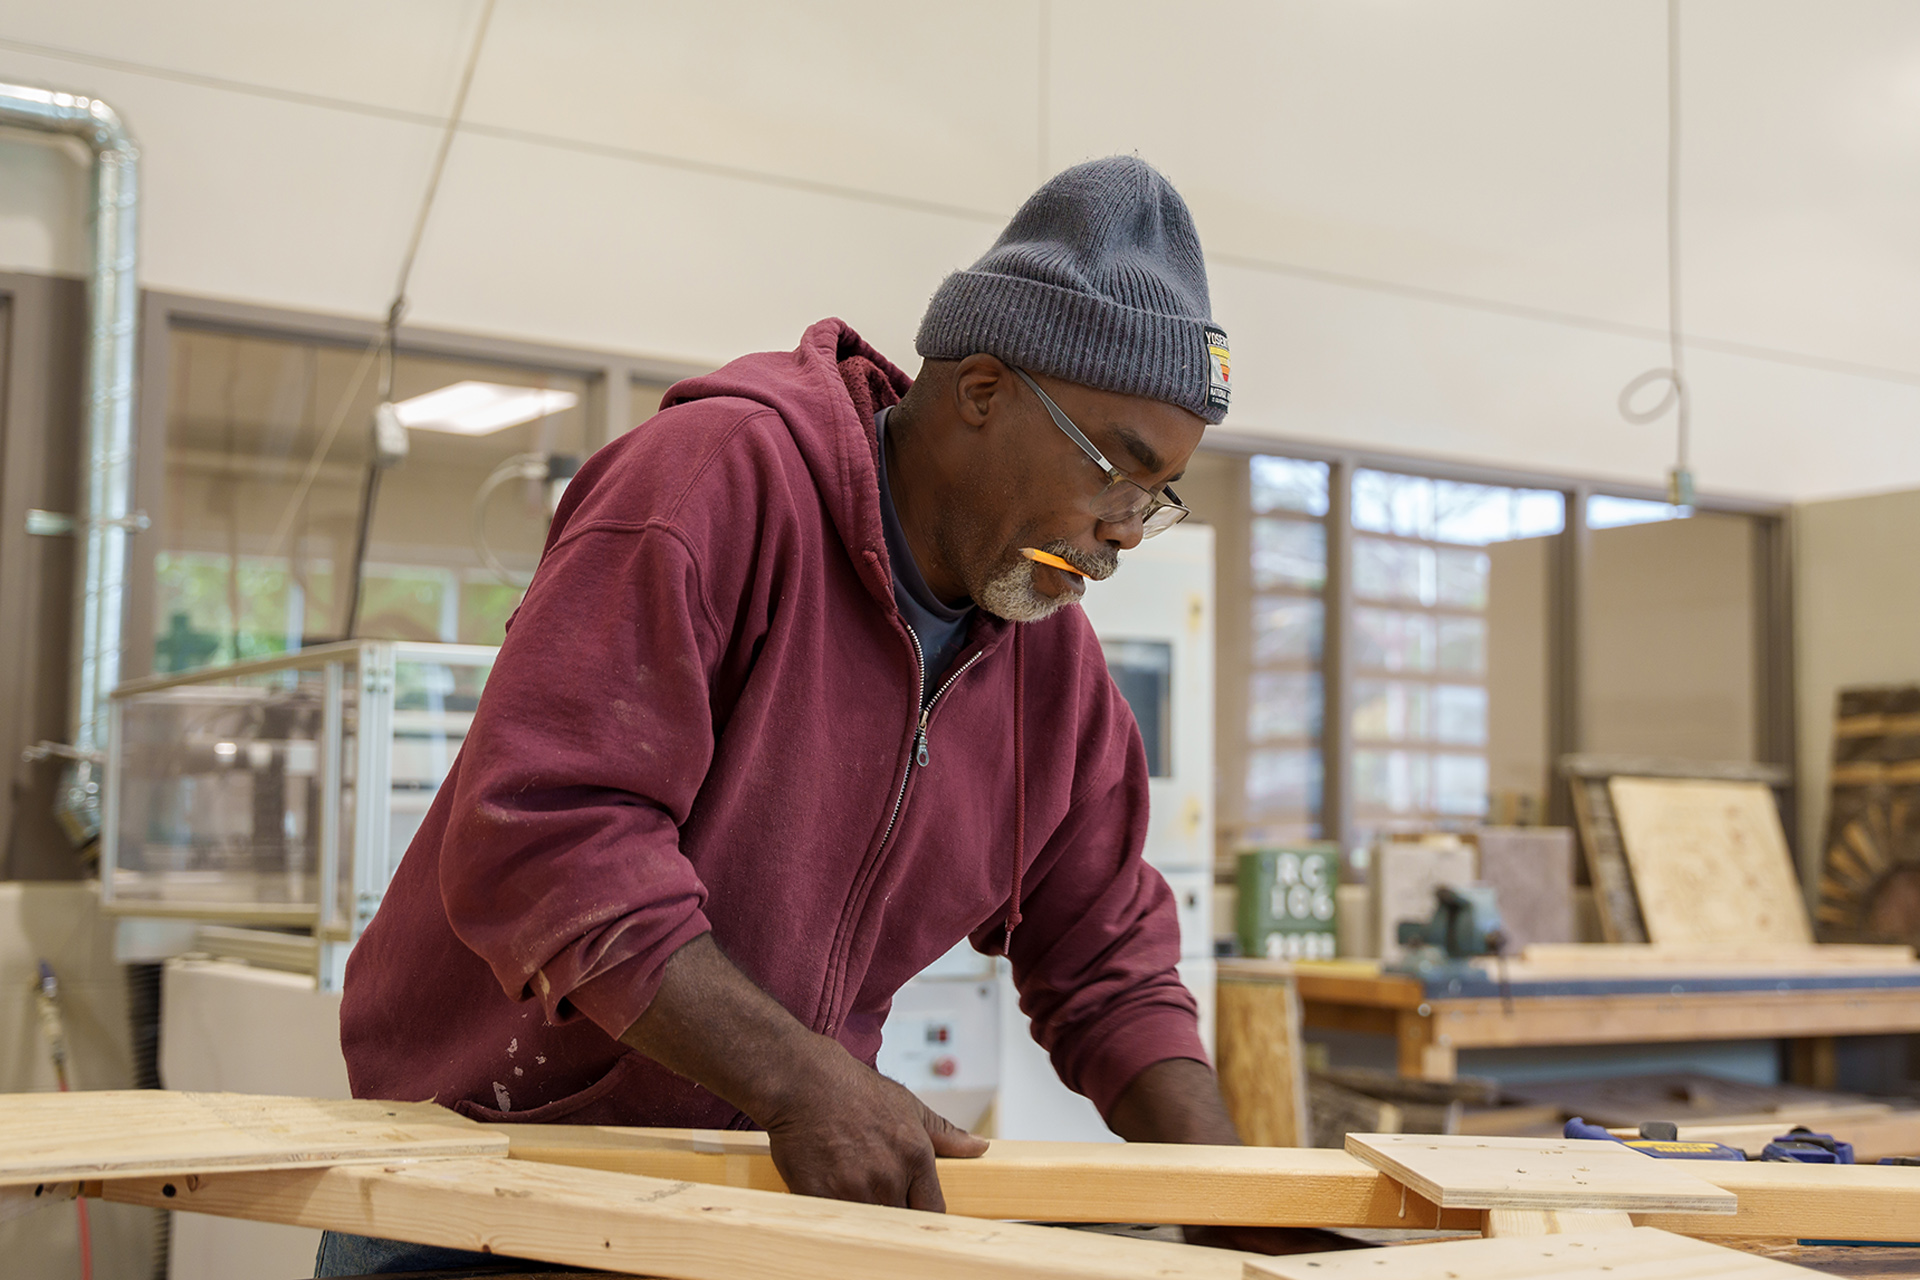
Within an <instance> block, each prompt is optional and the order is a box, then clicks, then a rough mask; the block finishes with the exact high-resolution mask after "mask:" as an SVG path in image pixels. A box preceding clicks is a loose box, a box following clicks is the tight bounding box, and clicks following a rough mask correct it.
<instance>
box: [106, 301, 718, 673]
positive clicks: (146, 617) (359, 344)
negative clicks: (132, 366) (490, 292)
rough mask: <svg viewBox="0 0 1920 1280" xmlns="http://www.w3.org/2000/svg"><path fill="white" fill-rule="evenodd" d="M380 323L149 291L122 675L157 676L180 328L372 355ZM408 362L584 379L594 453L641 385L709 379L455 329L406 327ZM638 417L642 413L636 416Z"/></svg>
mask: <svg viewBox="0 0 1920 1280" xmlns="http://www.w3.org/2000/svg"><path fill="white" fill-rule="evenodd" d="M381 328H382V326H381V322H380V321H378V320H368V319H359V318H356V317H351V316H339V315H329V314H327V313H324V312H315V311H297V310H292V309H288V308H282V307H268V306H258V305H255V304H252V303H243V302H229V301H225V300H223V299H218V298H205V297H200V296H198V295H193V294H181V293H169V292H166V291H163V290H157V289H143V290H142V291H141V295H140V378H139V383H138V388H137V391H136V397H137V399H136V404H135V410H134V412H135V417H134V433H135V440H134V498H133V505H134V508H135V509H136V510H140V511H144V512H145V513H146V514H147V516H148V519H149V523H148V525H147V527H146V528H145V529H144V530H142V531H140V532H138V533H136V534H134V535H133V536H132V537H131V538H130V539H129V540H128V541H129V546H128V549H127V556H128V561H127V564H128V569H127V605H126V614H125V616H124V617H123V619H122V632H121V634H122V640H123V645H124V652H123V656H122V659H121V675H122V678H123V679H127V680H131V679H134V678H136V677H138V676H144V675H150V674H152V671H153V660H154V641H155V639H156V638H157V633H156V628H157V625H158V624H157V620H156V619H155V617H154V606H155V600H156V597H157V594H158V581H157V573H156V568H155V566H156V564H157V562H158V557H159V555H160V553H161V552H162V551H163V550H164V549H165V548H163V547H162V546H161V539H162V536H163V532H164V529H165V527H166V522H165V520H164V519H163V517H164V515H165V512H164V509H163V508H164V506H165V503H166V492H167V411H168V406H169V404H170V403H171V395H170V392H171V385H172V384H171V375H172V363H173V345H174V344H173V334H174V331H175V330H176V329H192V330H198V331H200V332H208V333H226V334H237V335H241V336H246V337H259V338H269V339H275V340H279V341H290V342H308V343H317V344H323V345H327V346H336V347H345V348H351V349H353V350H356V351H359V350H364V349H366V347H367V346H368V345H369V344H371V343H372V342H373V341H374V340H375V339H376V338H378V337H379V335H380V332H381ZM394 349H395V350H396V351H397V352H398V353H399V354H401V355H412V356H428V357H442V358H451V359H456V360H474V361H484V362H488V363H493V364H501V365H510V366H514V367H517V368H521V369H527V370H535V371H551V372H558V373H566V374H571V375H575V376H579V377H584V378H585V379H586V381H587V391H588V394H587V433H588V438H587V441H586V447H587V451H588V452H589V453H591V452H593V451H594V450H596V449H599V448H600V447H601V446H602V445H605V444H607V443H608V442H609V441H611V440H614V439H615V438H617V437H619V436H620V435H622V434H624V433H625V432H627V431H628V430H629V429H631V428H632V427H633V426H634V425H635V424H636V423H638V422H639V421H641V420H642V419H643V418H645V417H647V416H649V415H650V412H651V406H636V405H635V403H634V396H633V388H634V384H635V383H656V384H657V383H672V382H678V381H679V380H680V379H682V378H689V377H695V376H698V375H700V374H704V373H710V372H712V369H711V367H710V366H707V365H700V364H693V363H687V362H682V361H674V360H662V359H656V358H652V357H647V356H636V355H628V354H625V353H621V352H614V351H599V350H593V349H589V348H576V347H565V346H557V345H551V344H547V343H539V342H523V341H519V340H517V339H511V338H494V337H488V336H485V335H481V334H473V333H460V332H458V331H455V330H448V329H433V328H423V327H419V326H414V325H401V326H400V328H399V330H398V331H397V332H396V333H395V335H394ZM636 409H638V410H639V412H638V413H637V416H636Z"/></svg>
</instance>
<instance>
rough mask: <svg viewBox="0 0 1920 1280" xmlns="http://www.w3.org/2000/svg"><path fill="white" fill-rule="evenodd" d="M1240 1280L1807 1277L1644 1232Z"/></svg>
mask: <svg viewBox="0 0 1920 1280" xmlns="http://www.w3.org/2000/svg"><path fill="white" fill-rule="evenodd" d="M1243 1274H1244V1277H1245V1280H1340V1278H1341V1277H1343V1276H1366V1277H1368V1280H1443V1278H1445V1280H1457V1278H1458V1277H1463V1276H1471V1277H1473V1280H1548V1278H1549V1277H1550V1278H1551V1280H1707V1278H1708V1277H1712V1278H1713V1280H1794V1277H1801V1278H1802V1280H1804V1277H1805V1276H1806V1274H1807V1273H1806V1271H1804V1270H1802V1269H1801V1268H1799V1267H1795V1266H1792V1265H1789V1264H1788V1263H1784V1262H1776V1261H1774V1260H1773V1259H1771V1258H1762V1257H1758V1256H1756V1255H1754V1254H1750V1253H1737V1252H1735V1251H1734V1250H1732V1249H1728V1248H1724V1247H1723V1246H1720V1245H1716V1244H1710V1243H1708V1242H1707V1241H1704V1240H1689V1239H1687V1238H1686V1237H1685V1236H1676V1235H1671V1234H1669V1233H1667V1232H1664V1231H1657V1230H1654V1229H1652V1228H1649V1227H1629V1228H1626V1229H1624V1230H1617V1231H1591V1232H1583V1233H1579V1234H1574V1235H1549V1236H1509V1237H1504V1238H1497V1239H1485V1240H1445V1241H1441V1242H1439V1243H1436V1244H1418V1245H1408V1246H1406V1247H1405V1248H1400V1249H1379V1250H1365V1251H1360V1252H1348V1253H1302V1254H1295V1255H1293V1256H1291V1257H1285V1258H1259V1259H1254V1260H1252V1261H1249V1262H1247V1263H1246V1265H1245V1271H1244V1273H1243Z"/></svg>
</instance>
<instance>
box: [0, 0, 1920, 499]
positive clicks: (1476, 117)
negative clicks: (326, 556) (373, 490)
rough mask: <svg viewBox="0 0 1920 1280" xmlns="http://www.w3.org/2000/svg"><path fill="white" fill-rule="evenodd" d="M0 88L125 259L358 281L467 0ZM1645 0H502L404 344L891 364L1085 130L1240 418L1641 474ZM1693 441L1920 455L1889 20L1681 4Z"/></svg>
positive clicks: (397, 200) (31, 199) (61, 247)
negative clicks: (875, 357) (87, 122)
mask: <svg viewBox="0 0 1920 1280" xmlns="http://www.w3.org/2000/svg"><path fill="white" fill-rule="evenodd" d="M6 12H7V20H6V22H5V24H4V38H0V78H4V79H6V80H10V81H16V82H23V83H31V84H38V85H45V86H51V87H56V88H60V89H65V90H71V91H77V92H85V93H92V94H97V95H99V96H100V97H102V98H104V99H105V100H107V101H108V102H110V103H111V104H113V105H114V106H115V107H116V108H117V109H118V110H119V111H120V112H122V114H123V115H124V116H125V118H126V119H127V121H128V123H129V124H130V126H131V128H132V129H133V131H134V133H135V135H136V137H137V138H138V139H139V140H140V142H141V144H142V146H143V148H144V151H145V155H146V193H147V203H146V206H145V212H144V215H143V216H144V244H145V260H144V263H143V274H144V276H145V279H146V282H147V283H148V284H149V285H151V286H155V287H159V288H164V289H168V290H175V291H180V292H186V293H195V294H206V295H213V296H219V297H225V298H234V299H241V300H246V301H252V302H260V303H267V304H273V305H278V306H286V307H293V308H301V309H312V310H320V311H329V312H338V313H346V314H352V315H357V316H363V317H372V316H375V315H377V314H379V313H380V312H382V311H383V310H384V308H385V306H386V303H387V300H388V295H389V291H390V290H391V288H392V283H393V279H394V276H395V273H396V270H397V267H398V261H399V258H400V255H401V252H402V248H403V246H404V243H405V240H406V236H407V233H408V230H409V228H410V225H411V222H412V219H413V216H414V209H415V203H416V201H417V199H418V196H419V194H420V192H421V190H422V189H423V187H424V184H425V179H426V174H427V171H428V168H429V165H430V163H431V159H432V155H433V151H434V147H435V144H436V142H437V137H438V131H439V125H440V120H441V118H442V117H443V116H444V113H445V112H446V111H447V110H448V108H449V106H450V103H451V100H452V97H453V93H454V88H455V82H456V80H457V77H458V73H459V69H460V66H461V64H462V62H463V60H464V57H465V54H466V51H467V48H468V46H469V44H470V42H471V39H472V35H473V31H474V27H475V24H476V22H477V20H478V15H479V12H480V4H479V0H416V2H415V3H409V4H406V5H391V4H381V3H376V2H375V0H340V2H339V3H336V4H332V5H324V6H313V5H286V4H268V5H261V4H252V3H245V2H243V0H180V3H176V4H170V5H165V6H154V5H141V4H135V3H132V0H90V2H87V3H71V4H64V5H28V4H24V3H13V4H9V5H8V6H7V9H6ZM1664 14H1665V6H1664V5H1663V4H1661V3H1660V2H1659V0H1627V2H1624V3H1623V2H1621V0H1577V2H1570V3H1563V4H1557V5H1551V6H1541V5H1531V4H1527V3H1524V2H1523V0H1489V2H1487V3H1476V4H1471V5H1465V4H1455V5H1444V6H1428V5H1418V4H1413V3H1406V2H1395V3H1385V4H1372V5H1364V6H1362V5H1348V4H1341V3H1337V2H1336V0H1294V2H1291V3H1267V2H1266V0H1241V2H1239V3H1220V4H1211V5H1207V6H1204V7H1201V6H1194V7H1187V6H1168V5H1162V4H1151V3H1148V2H1147V0H1121V2H1117V3H1116V2H1109V0H983V2H982V3H976V4H973V5H969V6H967V7H966V8H965V9H964V10H961V11H955V10H954V9H953V8H952V7H951V6H942V5H934V4H908V5H902V4H885V3H881V2H880V0H836V2H835V3H830V4H816V5H808V6H790V5H782V4H776V3H772V2H771V0H733V2H732V3H713V4H705V5H699V6H668V5H630V4H621V3H615V2H614V0H580V2H576V3H573V4H569V5H564V6H554V5H538V4H534V3H531V0H501V3H500V4H499V7H498V11H497V13H496V16H495V19H494V27H493V30H492V33H491V36H490V39H489V41H488V44H487V50H486V55H485V56H484V57H483V59H482V61H481V64H480V67H479V71H478V74H477V76H476V78H475V81H474V86H473V94H472V99H471V101H470V103H469V109H468V119H469V125H468V127H467V128H466V129H465V131H464V132H463V134H462V136H461V138H460V140H459V143H458V145H457V146H456V147H455V148H454V151H453V153H452V158H451V161H450V164H449V168H448V171H447V176H446V182H445V185H444V187H443V189H442V191H441V195H440V201H439V205H438V207H437V209H436V212H435V215H434V221H433V224H432V226H431V228H430V230H429V232H428V235H427V238H426V242H425V245H424V247H423V250H422V254H421V258H420V261H419V265H418V268H417V271H416V273H415V276H414V280H413V287H412V296H413V301H414V308H413V312H412V318H413V319H414V320H415V321H417V322H419V323H421V324H426V325H433V326H439V327H444V328H450V329H460V330H469V331H474V332H480V333H488V334H499V335H507V336H512V337H519V338H528V339H538V340H544V341H551V342H558V343H567V344H573V345H579V346H586V347H594V348H603V349H605V348H611V349H619V350H626V351H631V352H634V353H640V354H646V355H652V356H659V357H665V358H674V359H686V360H693V361H704V362H713V361H719V360H723V359H726V358H728V357H730V356H732V355H734V354H736V353H738V352H740V351H743V350H749V349H757V348H766V347H785V346H788V345H790V344H791V343H792V341H793V339H794V337H795V335H796V334H797V332H798V331H799V329H800V328H801V327H802V326H803V325H804V324H806V323H807V322H808V321H810V320H812V319H814V318H817V317H818V316H820V315H823V314H827V313H837V314H840V315H842V316H845V317H846V318H847V319H849V320H850V321H852V322H853V323H854V324H856V325H857V326H858V327H860V328H861V329H862V331H863V332H865V333H867V334H868V335H869V336H870V337H872V338H873V339H874V340H876V341H877V342H878V343H879V344H880V345H881V346H882V347H883V348H884V349H886V350H889V351H891V352H893V353H895V354H896V355H897V356H899V357H901V358H902V359H903V360H905V359H909V358H910V343H911V335H912V332H913V328H914V325H915V323H916V321H917V318H918V316H919V313H920V310H921V308H922V306H923V305H924V303H925V301H926V298H927V297H928V295H929V294H930V293H931V291H932V290H933V288H934V286H935V285H936V284H937V283H938V281H939V279H940V278H941V276H942V275H943V274H944V273H945V272H947V271H948V270H951V269H952V268H954V267H956V266H958V265H961V264H964V263H965V262H967V261H969V260H971V259H972V258H973V257H974V256H975V255H976V254H977V253H978V252H980V250H981V249H983V248H984V247H985V245H986V244H987V243H988V241H989V240H990V238H991V237H992V235H993V234H994V232H995V230H996V229H997V227H998V226H999V225H1000V224H1001V223H1002V222H1003V220H1004V219H1005V217H1006V216H1007V214H1009V213H1010V212H1011V211H1012V209H1013V208H1014V207H1015V206H1016V205H1017V203H1018V201H1019V200H1020V199H1021V197H1022V196H1023V195H1024V194H1026V192H1028V191H1029V190H1030V189H1031V188H1032V187H1033V185H1035V183H1036V182H1037V181H1038V180H1039V179H1040V178H1041V177H1042V176H1043V175H1044V174H1046V173H1049V172H1051V171H1053V170H1055V169H1057V168H1059V167H1061V166H1063V165H1065V164H1067V163H1070V162H1072V161H1075V160H1078V159H1081V158H1084V157H1087V156H1090V155H1096V154H1101V153H1105V152H1111V151H1116V150H1121V151H1124V150H1137V151H1139V152H1140V154H1142V155H1144V156H1145V157H1147V158H1148V159H1150V160H1152V161H1154V162H1155V163H1157V164H1159V165H1161V166H1162V167H1163V168H1165V169H1166V170H1167V172H1168V173H1169V174H1170V175H1171V176H1172V177H1173V178H1174V179H1175V181H1176V182H1178V183H1179V184H1180V186H1181V188H1182V189H1183V191H1185V193H1186V194H1187V196H1188V197H1189V199H1190V201H1191V202H1192V204H1193V206H1194V209H1195V212H1196V214H1197V216H1198V219H1199V222H1200V225H1201V227H1202V229H1203V232H1204V235H1205V238H1206V243H1207V246H1208V248H1209V250H1210V256H1211V259H1212V264H1213V278H1214V285H1215V293H1216V311H1217V314H1218V315H1219V316H1220V317H1221V319H1222V320H1223V322H1224V323H1225V325H1226V326H1227V328H1228V329H1229V330H1230V331H1231V332H1232V334H1233V338H1234V345H1235V354H1236V356H1237V359H1236V361H1235V365H1236V373H1237V375H1238V376H1237V378H1236V383H1237V385H1238V388H1239V391H1238V395H1237V398H1236V406H1235V412H1234V415H1233V418H1232V419H1231V422H1230V425H1231V427H1232V429H1234V430H1235V431H1239V432H1244V433H1251V434H1256V435H1268V436H1277V437H1283V438H1292V439H1309V440H1327V441H1341V442H1349V443H1356V444H1362V445H1366V446H1371V447H1376V448H1381V449H1389V450H1395V451H1402V452H1409V453H1415V454H1423V455H1433V456H1442V457H1452V458H1461V459H1469V460H1480V461H1490V462H1496V463H1501V464H1506V465H1514V466H1526V467H1534V468H1541V469H1547V470H1552V471H1557V472H1565V473H1573V474H1587V475H1595V476H1609V477H1617V478H1620V479H1625V480H1634V481H1640V482H1657V481H1658V480H1659V478H1660V476H1661V475H1662V473H1663V471H1664V469H1665V468H1666V466H1667V465H1668V464H1669V461H1670V455H1671V452H1672V443H1673V441H1672V434H1673V433H1672V429H1671V424H1670V422H1663V423H1658V424H1655V425H1652V426H1647V427H1634V426H1629V425H1627V424H1626V423H1624V422H1623V421H1622V420H1621V419H1620V417H1619V415H1618V413H1617V411H1616V407H1615V400H1616V397H1617V394H1618V392H1619V389H1620V387H1621V386H1622V384H1624V383H1625V382H1626V381H1627V380H1628V379H1630V378H1631V377H1633V376H1634V375H1635V374H1637V373H1639V372H1640V371H1641V370H1643V369H1646V368H1649V367H1652V366H1654V365H1656V364H1660V363H1663V362H1664V360H1665V355H1664V342H1663V339H1662V333H1663V326H1664V323H1665V252H1664V243H1663V230H1662V228H1663V209H1664V191H1665V187H1664V179H1665V116H1664V94H1665V51H1664V35H1665V27H1664ZM1685 14H1686V18H1685V24H1686V25H1685V28H1684V32H1683V50H1684V52H1685V55H1686V59H1687V61H1686V64H1685V65H1686V72H1685V75H1686V86H1687V87H1686V98H1685V108H1684V111H1683V119H1684V121H1685V127H1686V130H1687V132H1686V142H1685V155H1686V157H1687V164H1686V170H1685V174H1686V176H1685V180H1684V186H1683V197H1684V202H1685V203H1684V213H1683V226H1684V235H1685V240H1684V244H1685V254H1686V257H1685V268H1684V275H1685V284H1686V292H1687V327H1688V333H1689V335H1690V336H1691V345H1690V350H1689V355H1688V361H1689V368H1690V371H1691V376H1692V379H1693V382H1694V391H1695V418H1694V423H1695V432H1696V439H1695V447H1694V459H1695V464H1696V468H1697V470H1698V473H1699V476H1700V480H1701V483H1702V485H1703V486H1704V487H1705V488H1706V489H1707V490H1709V491H1714V492H1720V493H1749V494H1755V495H1762V496H1775V497H1790V498H1819V497H1829V496H1835V495H1841V494H1846V493H1854V492H1862V491H1866V490H1869V489H1874V488H1884V487H1885V486H1886V485H1887V484H1888V483H1889V482H1893V483H1920V436H1916V435H1915V433H1913V432H1912V431H1911V430H1910V425H1909V424H1910V423H1911V422H1912V421H1913V420H1914V418H1915V416H1916V414H1917V413H1920V363H1916V361H1917V360H1920V357H1916V355H1915V352H1920V311H1916V309H1915V308H1913V307H1912V306H1911V305H1910V299H1911V298H1912V297H1914V296H1915V295H1916V293H1920V244H1917V243H1916V242H1915V240H1914V238H1913V237H1912V236H1911V234H1910V228H1911V227H1912V225H1914V223H1915V222H1916V221H1920V194H1917V193H1916V192H1915V191H1914V189H1913V188H1912V185H1911V182H1910V179H1909V178H1908V176H1907V175H1910V174H1911V173H1913V172H1914V171H1915V170H1916V161H1920V154H1916V153H1920V130H1916V129H1915V128H1914V127H1913V121H1914V119H1915V118H1916V116H1915V103H1914V101H1913V93H1914V88H1913V85H1914V81H1913V79H1912V76H1911V71H1910V69H1909V68H1903V67H1902V66H1900V65H1899V64H1898V62H1897V54H1898V51H1899V49H1901V48H1903V47H1911V45H1912V41H1913V39H1914V37H1915V36H1916V35H1920V8H1915V7H1913V6H1908V5H1900V4H1898V3H1892V2H1891V0H1881V2H1879V3H1874V2H1870V0H1855V2H1852V3H1846V4H1839V5H1819V6H1812V5H1805V4H1798V3H1793V2H1792V0H1756V2H1754V3H1740V4H1736V3H1732V0H1693V2H1692V3H1689V4H1688V5H1687V6H1686V9H1685ZM85 203H86V198H85V175H84V171H83V167H82V164H81V161H80V159H79V158H78V157H77V156H76V155H74V154H73V152H72V151H71V149H70V146H69V147H66V148H56V147H55V146H53V145H50V144H47V143H45V142H43V141H39V140H35V139H32V138H29V137H24V136H18V135H12V136H7V137H5V138H0V268H14V269H21V270H27V271H42V272H44V271H52V272H66V273H72V272H77V271H79V270H81V269H83V267H84V264H85V252H86V251H85V244H84V239H83V237H82V234H81V233H80V231H79V230H78V226H79V222H80V217H81V215H82V214H83V212H84V209H85Z"/></svg>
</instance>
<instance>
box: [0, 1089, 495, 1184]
mask: <svg viewBox="0 0 1920 1280" xmlns="http://www.w3.org/2000/svg"><path fill="white" fill-rule="evenodd" d="M506 1145H507V1144H506V1139H505V1138H503V1137H501V1136H500V1135H498V1134H495V1133H491V1132H489V1131H488V1130H487V1129H486V1128H484V1127H483V1126H481V1125H479V1124H476V1123H475V1122H473V1121H471V1120H468V1119H465V1118H463V1117H461V1116H457V1115H455V1114H454V1113H453V1112H451V1111H448V1110H447V1109H446V1108H444V1107H436V1106H433V1105H432V1104H430V1103H425V1102H365V1101H337V1100H327V1099H320V1098H272V1097H259V1096H254V1095H251V1094H240V1093H170V1092H167V1091H165V1090H159V1089H138V1090H134V1089H130V1090H124V1091H105V1090H102V1091H98V1092H86V1093H23V1094H12V1095H7V1096H0V1185H16V1186H17V1185H24V1184H28V1183H40V1182H69V1181H75V1180H85V1179H92V1178H102V1177H123V1176H126V1175H130V1174H139V1173H148V1172H155V1173H176V1174H177V1173H198V1172H206V1171H209V1170H214V1169H278V1168H285V1167H287V1166H289V1165H313V1164H338V1163H342V1162H345V1161H367V1160H413V1159H420V1158H423V1157H429V1156H435V1157H437V1156H469V1155H504V1154H505V1153H506Z"/></svg>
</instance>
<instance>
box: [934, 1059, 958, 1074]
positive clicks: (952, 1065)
mask: <svg viewBox="0 0 1920 1280" xmlns="http://www.w3.org/2000/svg"><path fill="white" fill-rule="evenodd" d="M959 1069H960V1064H959V1063H957V1062H955V1061H954V1060H953V1058H952V1057H951V1056H949V1055H946V1054H942V1055H941V1056H940V1057H938V1058H935V1059H934V1060H933V1074H935V1075H936V1076H939V1077H940V1078H941V1079H942V1080H945V1079H946V1078H947V1077H948V1076H951V1075H952V1074H953V1073H954V1072H956V1071H958V1070H959Z"/></svg>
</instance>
